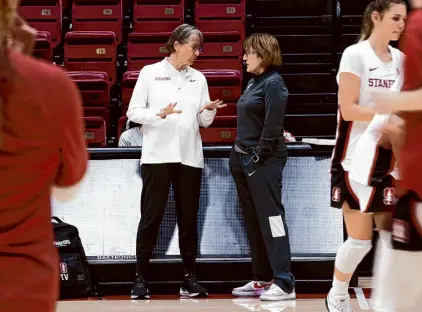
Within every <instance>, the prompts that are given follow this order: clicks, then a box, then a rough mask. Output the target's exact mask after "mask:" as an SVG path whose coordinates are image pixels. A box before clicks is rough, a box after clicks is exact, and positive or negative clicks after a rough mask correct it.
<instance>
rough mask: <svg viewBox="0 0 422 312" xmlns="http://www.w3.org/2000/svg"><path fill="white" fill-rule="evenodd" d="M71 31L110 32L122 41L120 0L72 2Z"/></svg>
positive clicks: (79, 0)
mask: <svg viewBox="0 0 422 312" xmlns="http://www.w3.org/2000/svg"><path fill="white" fill-rule="evenodd" d="M72 23H73V26H72V30H73V31H112V32H114V33H115V35H116V40H117V42H120V41H121V40H122V30H123V8H122V0H73V5H72Z"/></svg>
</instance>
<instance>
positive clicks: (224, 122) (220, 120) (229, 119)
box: [212, 116, 237, 128]
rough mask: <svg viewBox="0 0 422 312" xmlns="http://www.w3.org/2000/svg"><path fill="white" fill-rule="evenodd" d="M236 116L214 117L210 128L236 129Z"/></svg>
mask: <svg viewBox="0 0 422 312" xmlns="http://www.w3.org/2000/svg"><path fill="white" fill-rule="evenodd" d="M236 126H237V116H215V117H214V121H213V123H212V127H213V128H214V127H236Z"/></svg>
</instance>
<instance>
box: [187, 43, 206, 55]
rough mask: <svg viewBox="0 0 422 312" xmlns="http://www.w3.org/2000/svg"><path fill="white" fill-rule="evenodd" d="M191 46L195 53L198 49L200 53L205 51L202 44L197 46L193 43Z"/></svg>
mask: <svg viewBox="0 0 422 312" xmlns="http://www.w3.org/2000/svg"><path fill="white" fill-rule="evenodd" d="M190 47H191V48H192V50H193V53H195V52H196V51H198V52H199V53H202V52H204V48H203V47H201V46H197V45H195V44H193V45H191V46H190Z"/></svg>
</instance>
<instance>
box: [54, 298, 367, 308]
mask: <svg viewBox="0 0 422 312" xmlns="http://www.w3.org/2000/svg"><path fill="white" fill-rule="evenodd" d="M324 296H325V295H322V294H321V295H298V299H297V300H295V301H279V302H262V301H260V300H259V299H243V298H242V299H239V298H232V297H231V296H227V295H224V296H217V295H212V296H210V297H209V298H207V299H180V298H179V297H177V296H155V297H154V298H153V299H151V300H148V301H136V300H130V299H128V298H127V297H110V298H105V299H104V300H85V301H61V302H59V303H58V309H57V312H75V311H76V312H88V311H89V312H97V311H101V312H127V311H128V312H130V311H157V312H158V311H160V312H164V311H165V312H178V311H184V312H185V311H195V312H196V311H200V312H201V311H203V312H207V311H218V310H219V311H221V312H235V311H236V312H241V311H245V312H246V311H252V312H258V311H259V312H265V311H269V312H317V311H318V312H324V311H326V308H325V302H324ZM352 305H353V309H354V311H355V312H360V311H369V310H370V307H369V301H368V300H366V299H365V297H364V296H363V297H362V296H360V297H358V298H357V299H352Z"/></svg>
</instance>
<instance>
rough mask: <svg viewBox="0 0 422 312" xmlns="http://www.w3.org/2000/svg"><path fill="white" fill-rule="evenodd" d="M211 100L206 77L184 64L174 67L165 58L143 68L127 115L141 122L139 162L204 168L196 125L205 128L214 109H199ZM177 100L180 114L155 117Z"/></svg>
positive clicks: (210, 119) (211, 119)
mask: <svg viewBox="0 0 422 312" xmlns="http://www.w3.org/2000/svg"><path fill="white" fill-rule="evenodd" d="M209 101H210V96H209V93H208V84H207V80H206V78H205V76H204V75H203V74H202V73H201V72H199V71H197V70H195V69H193V68H191V67H187V68H186V69H184V70H182V71H178V70H176V69H175V68H174V67H173V66H172V65H171V64H170V63H169V62H168V60H167V58H165V59H164V60H162V61H161V62H158V63H155V64H152V65H147V66H145V67H143V68H142V70H141V71H140V73H139V78H138V81H137V82H136V85H135V89H134V91H133V95H132V98H131V100H130V103H129V109H128V112H127V117H128V118H129V120H131V121H133V122H136V123H139V124H142V125H143V146H142V157H141V164H159V163H182V164H183V165H187V166H191V167H196V168H203V167H204V155H203V151H202V140H201V135H200V133H199V126H202V127H208V126H209V125H211V123H212V122H213V120H214V116H215V114H216V112H217V111H216V110H215V109H214V110H204V111H203V112H202V113H199V111H200V110H201V109H202V108H203V107H204V105H205V104H206V103H207V102H209ZM172 103H177V105H176V107H175V109H176V110H181V111H182V113H181V114H171V115H168V116H167V117H166V118H165V119H162V118H161V117H159V116H157V114H158V113H159V112H160V110H161V109H163V108H165V107H166V106H167V105H169V104H172Z"/></svg>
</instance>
